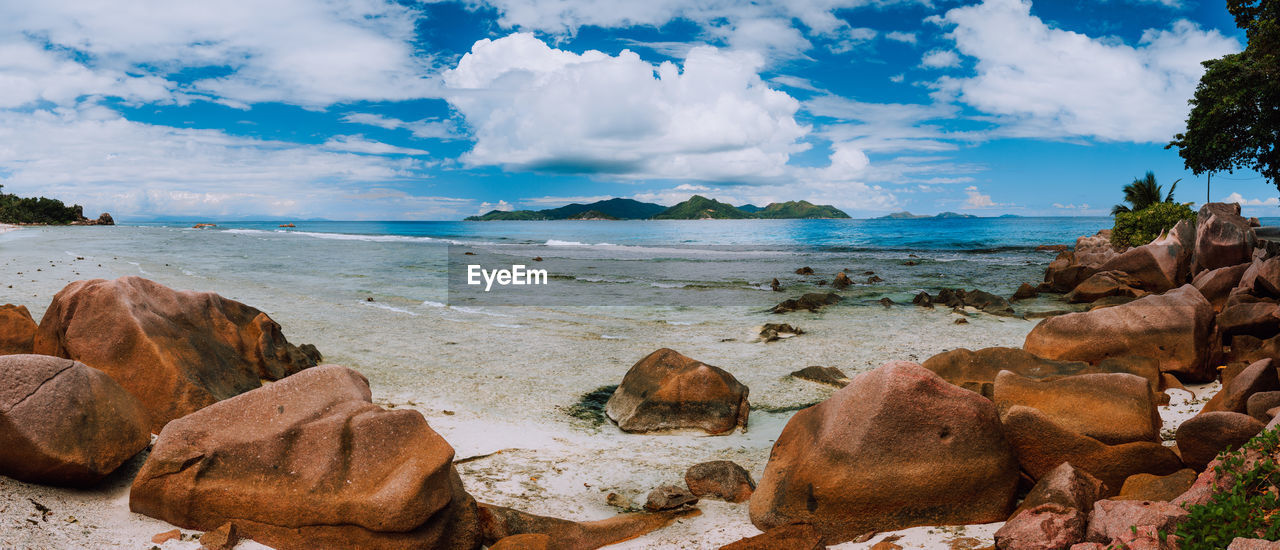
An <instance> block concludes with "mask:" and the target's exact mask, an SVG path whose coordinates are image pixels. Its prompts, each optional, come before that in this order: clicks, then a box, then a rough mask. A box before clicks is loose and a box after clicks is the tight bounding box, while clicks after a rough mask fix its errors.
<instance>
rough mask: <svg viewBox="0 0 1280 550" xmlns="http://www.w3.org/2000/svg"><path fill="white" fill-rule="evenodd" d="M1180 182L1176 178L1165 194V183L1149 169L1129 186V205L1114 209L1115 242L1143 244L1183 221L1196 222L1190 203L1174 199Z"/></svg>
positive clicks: (1118, 244) (1126, 191) (1119, 244)
mask: <svg viewBox="0 0 1280 550" xmlns="http://www.w3.org/2000/svg"><path fill="white" fill-rule="evenodd" d="M1179 181H1182V180H1176V181H1174V182H1173V184H1172V185H1170V186H1169V192H1168V193H1165V192H1164V188H1163V186H1161V185H1160V184H1159V183H1156V175H1155V174H1154V173H1152V172H1150V171H1148V172H1147V175H1146V176H1143V177H1141V178H1134V179H1133V181H1132V182H1130V183H1129V184H1128V185H1125V186H1124V202H1126V203H1128V204H1117V205H1115V206H1113V207H1112V208H1111V214H1112V215H1114V216H1115V226H1114V227H1112V229H1111V244H1112V245H1114V246H1116V247H1119V248H1128V247H1132V246H1142V245H1144V244H1147V243H1149V242H1151V241H1153V240H1155V238H1156V237H1159V236H1160V234H1161V233H1163V232H1165V231H1168V230H1169V229H1170V228H1172V227H1173V226H1174V225H1176V224H1177V223H1178V222H1180V221H1182V220H1190V221H1191V222H1195V219H1196V213H1195V212H1193V211H1192V210H1191V207H1190V206H1188V205H1186V204H1178V203H1175V202H1173V192H1174V190H1175V189H1177V187H1178V182H1179Z"/></svg>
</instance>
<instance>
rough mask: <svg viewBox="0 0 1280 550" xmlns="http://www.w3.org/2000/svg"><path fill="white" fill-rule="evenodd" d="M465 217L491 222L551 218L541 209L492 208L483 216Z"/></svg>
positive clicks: (476, 220)
mask: <svg viewBox="0 0 1280 550" xmlns="http://www.w3.org/2000/svg"><path fill="white" fill-rule="evenodd" d="M463 219H464V220H465V221H469V222H491V221H534V220H549V219H551V218H548V217H547V215H546V214H543V213H542V211H541V210H539V211H533V210H512V211H502V210H490V211H488V212H485V213H484V215H482V216H469V217H466V218H463Z"/></svg>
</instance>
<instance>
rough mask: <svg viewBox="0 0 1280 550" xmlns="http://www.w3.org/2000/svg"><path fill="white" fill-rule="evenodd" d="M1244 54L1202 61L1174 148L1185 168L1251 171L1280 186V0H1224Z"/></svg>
mask: <svg viewBox="0 0 1280 550" xmlns="http://www.w3.org/2000/svg"><path fill="white" fill-rule="evenodd" d="M1227 10H1228V11H1230V12H1231V15H1232V16H1234V17H1235V20H1236V25H1237V26H1239V27H1240V28H1241V29H1244V31H1245V33H1246V35H1247V36H1248V39H1249V42H1248V46H1247V47H1246V48H1245V50H1244V51H1243V52H1240V53H1235V54H1229V55H1225V56H1223V57H1221V58H1219V59H1211V60H1208V61H1205V62H1204V63H1203V65H1204V66H1205V69H1206V70H1205V73H1204V76H1202V77H1200V84H1199V85H1198V86H1197V87H1196V93H1195V96H1194V97H1193V98H1192V99H1191V101H1190V102H1189V103H1190V104H1191V113H1190V114H1189V115H1188V117H1187V131H1186V132H1185V133H1181V134H1178V135H1176V136H1174V140H1173V141H1172V142H1170V143H1169V145H1168V146H1167V147H1166V148H1170V147H1177V148H1178V154H1179V155H1180V156H1181V157H1182V159H1183V163H1184V164H1185V165H1186V167H1187V169H1189V170H1191V171H1192V172H1194V173H1195V174H1202V173H1204V172H1210V173H1212V172H1220V171H1224V170H1225V171H1228V172H1230V171H1234V170H1237V169H1252V170H1256V171H1258V172H1259V173H1261V174H1262V175H1263V177H1265V178H1267V179H1269V180H1271V183H1272V184H1273V185H1276V186H1277V187H1278V188H1280V1H1277V0H1228V1H1227Z"/></svg>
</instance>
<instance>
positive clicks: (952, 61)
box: [920, 50, 960, 69]
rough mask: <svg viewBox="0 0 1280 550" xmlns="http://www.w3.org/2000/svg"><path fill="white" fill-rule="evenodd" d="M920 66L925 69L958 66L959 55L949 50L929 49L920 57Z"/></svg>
mask: <svg viewBox="0 0 1280 550" xmlns="http://www.w3.org/2000/svg"><path fill="white" fill-rule="evenodd" d="M920 66H921V67H924V68H927V69H946V68H950V67H959V66H960V56H959V55H956V52H953V51H951V50H931V51H929V52H928V53H926V54H924V57H922V58H920Z"/></svg>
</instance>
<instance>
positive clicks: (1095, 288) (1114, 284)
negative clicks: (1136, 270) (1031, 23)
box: [1066, 271, 1147, 304]
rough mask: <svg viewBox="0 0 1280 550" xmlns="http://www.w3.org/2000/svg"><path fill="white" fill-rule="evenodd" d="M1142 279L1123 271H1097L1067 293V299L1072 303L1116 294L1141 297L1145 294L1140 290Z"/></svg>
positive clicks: (1095, 299)
mask: <svg viewBox="0 0 1280 550" xmlns="http://www.w3.org/2000/svg"><path fill="white" fill-rule="evenodd" d="M1141 286H1142V281H1140V280H1138V279H1137V278H1136V277H1133V276H1131V275H1129V274H1127V273H1125V272H1123V271H1099V272H1097V273H1094V274H1093V275H1091V276H1090V277H1089V278H1088V279H1085V280H1084V281H1082V282H1081V283H1080V284H1078V285H1076V287H1075V288H1074V289H1072V290H1071V292H1068V293H1067V296H1066V298H1067V301H1068V302H1070V303H1073V304H1079V303H1087V302H1094V301H1097V300H1101V299H1102V298H1108V297H1112V296H1118V297H1121V298H1141V297H1143V296H1146V295H1147V291H1145V290H1142V289H1141V288H1140V287H1141Z"/></svg>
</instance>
